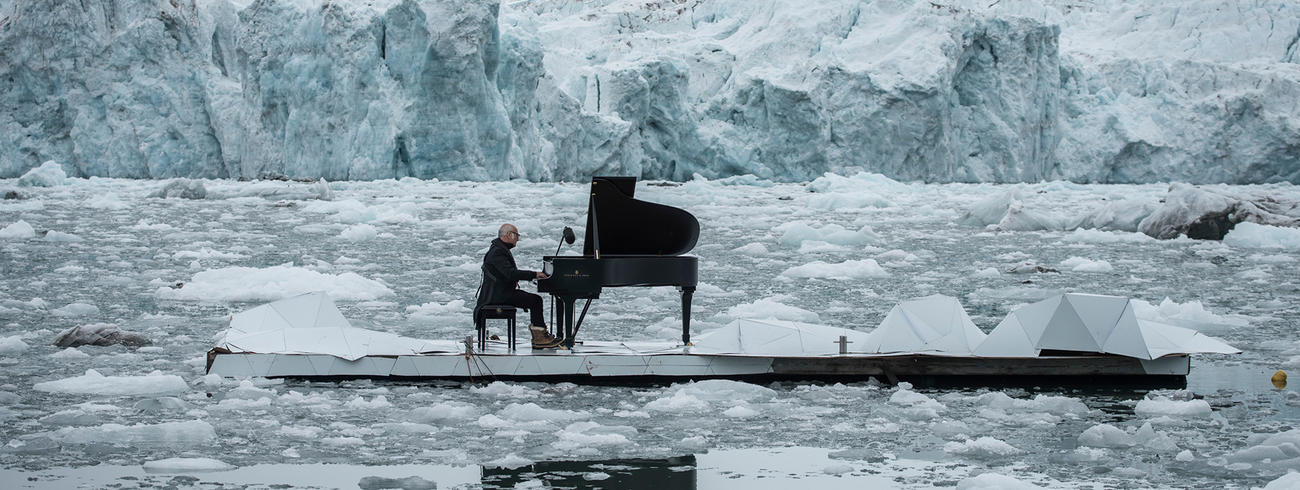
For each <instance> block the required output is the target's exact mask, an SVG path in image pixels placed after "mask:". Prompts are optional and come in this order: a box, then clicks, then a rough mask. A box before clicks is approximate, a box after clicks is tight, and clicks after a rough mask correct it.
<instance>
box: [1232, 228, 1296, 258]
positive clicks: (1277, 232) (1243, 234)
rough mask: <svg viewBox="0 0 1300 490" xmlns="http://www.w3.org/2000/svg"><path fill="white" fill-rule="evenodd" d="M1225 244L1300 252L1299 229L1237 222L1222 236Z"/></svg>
mask: <svg viewBox="0 0 1300 490" xmlns="http://www.w3.org/2000/svg"><path fill="white" fill-rule="evenodd" d="M1223 243H1224V244H1225V245H1228V246H1231V247H1236V248H1247V249H1281V250H1286V251H1288V252H1300V229H1296V228H1283V227H1280V226H1271V225H1260V224H1255V223H1250V222H1244V223H1238V224H1237V226H1235V227H1233V228H1232V231H1230V232H1228V234H1227V235H1225V236H1224V237H1223Z"/></svg>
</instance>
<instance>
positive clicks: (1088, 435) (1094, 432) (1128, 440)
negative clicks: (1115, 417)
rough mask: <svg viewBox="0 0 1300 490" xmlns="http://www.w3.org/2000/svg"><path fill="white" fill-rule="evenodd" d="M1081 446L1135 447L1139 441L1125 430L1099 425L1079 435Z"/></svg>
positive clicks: (1108, 425)
mask: <svg viewBox="0 0 1300 490" xmlns="http://www.w3.org/2000/svg"><path fill="white" fill-rule="evenodd" d="M1079 444H1080V445H1082V446H1092V447H1133V446H1136V445H1137V440H1136V439H1134V438H1133V436H1132V435H1129V433H1127V432H1124V429H1121V428H1119V427H1115V426H1113V425H1110V424H1097V425H1094V426H1092V427H1089V428H1088V429H1087V430H1084V431H1083V433H1082V434H1079Z"/></svg>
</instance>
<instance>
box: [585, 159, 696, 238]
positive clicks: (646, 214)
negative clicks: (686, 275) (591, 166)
mask: <svg viewBox="0 0 1300 490" xmlns="http://www.w3.org/2000/svg"><path fill="white" fill-rule="evenodd" d="M635 192H636V177H592V178H591V200H590V201H589V202H588V203H587V232H586V235H585V236H584V237H583V244H582V254H583V255H588V256H590V255H594V252H595V251H596V249H597V248H599V250H600V255H602V256H603V255H681V254H684V253H686V252H690V251H691V249H692V248H695V242H696V241H697V240H699V238H700V222H699V220H697V219H695V216H694V215H692V214H691V213H688V212H686V211H685V210H683V209H679V208H675V207H672V206H665V205H663V204H655V203H652V202H646V201H641V200H637V199H634V198H633V197H632V194H633V193H635Z"/></svg>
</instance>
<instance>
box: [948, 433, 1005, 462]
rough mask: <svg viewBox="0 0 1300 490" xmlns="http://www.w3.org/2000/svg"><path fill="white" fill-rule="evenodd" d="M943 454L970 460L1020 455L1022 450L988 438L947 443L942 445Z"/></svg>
mask: <svg viewBox="0 0 1300 490" xmlns="http://www.w3.org/2000/svg"><path fill="white" fill-rule="evenodd" d="M943 450H944V452H947V453H951V454H957V455H961V456H967V457H971V458H993V457H1000V456H1013V455H1016V454H1021V453H1023V452H1024V450H1021V449H1019V448H1016V447H1015V446H1012V445H1010V444H1007V443H1006V442H1004V441H1002V440H1000V439H997V438H994V437H989V436H983V437H980V438H978V439H974V440H971V439H967V440H965V441H963V442H957V441H949V442H947V443H944V445H943Z"/></svg>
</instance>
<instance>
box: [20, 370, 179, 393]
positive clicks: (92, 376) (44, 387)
mask: <svg viewBox="0 0 1300 490" xmlns="http://www.w3.org/2000/svg"><path fill="white" fill-rule="evenodd" d="M32 388H33V389H35V390H36V391H45V392H50V393H68V394H79V395H104V396H130V395H158V394H165V393H181V392H184V391H186V390H188V389H189V385H186V384H185V380H183V379H181V377H180V376H177V375H174V374H162V373H160V372H157V371H155V372H154V373H153V374H149V375H145V376H104V375H102V374H99V371H96V370H94V369H87V370H86V374H84V375H81V376H76V377H72V378H64V379H60V380H56V381H46V382H42V383H36V384H35V385H33V386H32Z"/></svg>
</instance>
